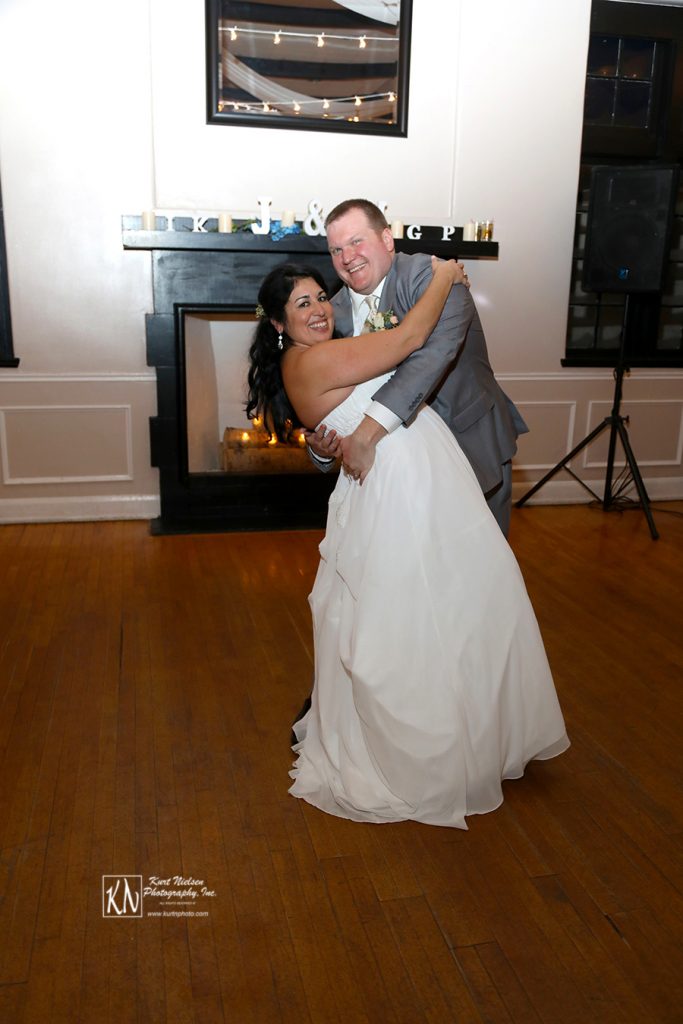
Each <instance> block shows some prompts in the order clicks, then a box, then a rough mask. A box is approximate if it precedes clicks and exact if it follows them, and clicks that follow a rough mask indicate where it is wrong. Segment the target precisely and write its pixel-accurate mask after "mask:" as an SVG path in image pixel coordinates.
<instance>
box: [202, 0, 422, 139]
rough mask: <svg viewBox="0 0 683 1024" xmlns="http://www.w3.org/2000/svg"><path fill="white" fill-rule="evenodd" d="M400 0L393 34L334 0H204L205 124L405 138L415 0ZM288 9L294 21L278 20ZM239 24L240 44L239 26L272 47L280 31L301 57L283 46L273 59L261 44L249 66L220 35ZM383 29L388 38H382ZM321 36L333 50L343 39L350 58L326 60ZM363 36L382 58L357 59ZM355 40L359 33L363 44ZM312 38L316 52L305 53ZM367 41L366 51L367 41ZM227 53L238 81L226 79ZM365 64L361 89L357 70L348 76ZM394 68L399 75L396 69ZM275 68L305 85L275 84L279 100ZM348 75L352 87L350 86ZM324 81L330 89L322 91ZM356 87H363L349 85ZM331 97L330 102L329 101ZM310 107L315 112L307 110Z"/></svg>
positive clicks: (285, 77)
mask: <svg viewBox="0 0 683 1024" xmlns="http://www.w3.org/2000/svg"><path fill="white" fill-rule="evenodd" d="M397 3H398V6H399V8H400V14H399V17H398V22H397V24H396V29H395V31H394V39H393V41H392V40H390V38H389V33H388V31H387V27H386V26H385V27H384V29H381V28H380V29H377V23H376V22H373V21H371V20H370V19H369V18H367V17H364V16H362V15H359V14H354V13H353V12H352V11H350V10H348V9H344V8H343V6H342V5H341V4H336V3H335V2H334V0H330V2H329V7H323V6H318V7H315V8H313V7H310V6H309V5H307V4H306V3H300V2H298V0H292V3H291V4H290V5H289V6H288V7H283V6H280V5H276V4H268V3H260V2H254V3H250V2H244V0H205V9H206V95H207V123H208V124H214V125H242V126H247V127H264V128H285V129H290V130H291V129H294V130H298V131H301V130H304V131H325V132H347V133H351V134H359V135H385V136H386V135H388V136H394V137H398V138H405V137H406V136H407V134H408V86H409V78H410V37H411V22H412V0H397ZM384 6H387V5H384ZM285 12H287V17H288V19H289V20H288V21H287V22H284V23H283V21H281V20H280V19H284V17H285ZM240 26H244V27H240ZM258 26H260V27H258ZM278 26H283V27H281V28H278ZM284 26H286V27H284ZM373 26H375V28H374V29H373ZM233 27H234V29H235V30H236V31H235V37H236V39H235V41H236V44H237V43H239V40H240V32H242V33H243V34H244V36H245V37H246V36H249V35H251V36H252V37H253V40H256V41H260V42H262V43H265V41H266V39H267V40H268V49H270V47H271V46H272V45H273V41H274V38H275V36H276V35H279V36H280V37H281V38H282V39H283V40H284V41H285V43H287V42H288V41H290V40H291V41H292V42H293V43H296V44H297V50H298V52H297V54H296V60H295V61H294V60H289V59H287V56H286V55H285V56H283V57H281V56H280V54H281V53H284V51H280V50H278V59H277V60H275V59H272V58H271V55H270V53H267V54H266V53H265V52H264V49H263V46H261V47H260V53H256V52H254V53H253V54H252V55H251V56H250V57H249V63H248V65H247V63H246V62H245V61H244V60H240V61H237V59H236V58H235V57H234V56H233V55H231V54H230V51H229V49H224V47H223V46H222V44H221V42H220V39H222V38H223V36H229V35H230V32H231V28H233ZM363 29H365V32H363ZM316 33H317V35H316ZM382 35H385V36H386V39H385V40H384V41H382V42H380V39H381V36H382ZM317 36H322V37H323V42H324V43H325V44H327V46H328V53H330V52H331V50H330V44H335V45H336V47H337V48H338V49H341V48H342V41H344V42H343V46H344V47H345V48H346V51H347V55H348V58H347V61H346V62H343V61H341V60H336V61H332V62H331V63H330V62H325V63H323V62H322V61H321V60H320V57H319V54H320V52H321V47H319V46H317V45H316V42H315V39H316V38H317ZM314 37H315V38H314ZM365 37H367V39H368V40H370V43H371V45H373V46H374V47H375V57H376V62H373V63H366V64H365V65H363V64H361V62H360V61H358V60H357V59H356V60H355V61H351V60H350V55H351V53H352V52H354V53H355V52H356V50H357V49H358V48H361V44H360V40H361V39H362V38H365ZM355 39H358V40H359V47H358V48H356V46H355ZM373 40H374V42H373ZM227 41H228V40H226V43H227ZM309 41H310V50H311V53H310V59H308V55H307V53H306V47H307V46H308V42H309ZM385 44H386V48H387V49H388V50H389V59H387V60H385V61H381V57H380V55H379V51H380V49H381V48H383V47H384V46H385ZM273 48H274V47H273ZM322 48H324V46H323V47H322ZM362 48H363V50H364V52H365V49H366V48H367V44H366V45H365V46H363V47H362ZM316 51H318V53H316ZM332 52H333V51H332ZM224 55H225V57H226V63H227V62H228V60H230V63H231V69H232V73H233V74H234V76H235V78H240V81H239V82H238V81H236V80H226V79H225V78H224V67H223V56H224ZM360 67H364V68H365V69H366V76H365V77H366V80H367V83H368V86H367V89H364V90H362V91H361V90H360V89H359V88H358V76H357V75H356V76H355V77H349V76H351V75H352V70H353V69H358V68H360ZM392 69H393V74H390V72H391V71H392ZM269 71H270V72H271V74H272V75H273V76H274V75H275V73H277V76H278V77H279V78H281V80H282V83H284V82H289V83H291V82H297V83H299V84H298V85H297V87H296V88H293V87H291V86H289V85H288V86H285V85H284V84H280V85H275V86H274V89H273V92H274V95H275V94H277V96H278V97H279V98H278V99H274V98H273V97H272V96H270V95H267V94H266V91H265V88H264V83H265V82H268V84H269V86H271V85H273V81H272V79H271V78H270V77H269V75H268V72H269ZM326 72H327V74H326ZM347 79H348V82H349V85H348V89H347V88H345V87H344V86H345V82H346V80H347ZM304 80H305V81H306V85H307V87H310V88H309V91H308V92H303V91H302V89H303V86H302V84H301V83H302V82H303V81H304ZM389 81H395V88H394V87H392V86H389V85H388V82H389ZM323 82H325V85H326V86H329V89H330V90H331V91H332V95H330V96H326V95H324V88H325V86H323V85H322V83H323ZM255 85H259V86H260V88H259V91H260V93H261V96H258V95H257V94H256V92H254V86H255ZM383 87H384V88H383ZM353 88H357V89H358V91H357V92H351V91H350V90H351V89H353ZM340 90H341V92H340ZM392 96H393V97H394V99H393V100H392ZM297 97H298V98H297ZM357 101H360V102H357ZM325 104H329V106H328V107H327V108H325V106H324V105H325ZM364 104H365V108H364V107H363V105H364ZM370 104H372V108H370ZM297 106H298V107H299V110H298V111H297V110H296V107H297ZM306 107H308V111H310V112H308V111H307V110H306V109H304V108H306ZM259 108H260V109H259ZM290 109H291V113H290V112H289V111H290ZM363 109H365V110H368V109H372V110H373V111H374V112H375V117H376V118H378V119H369V118H366V119H364V117H363V113H362V112H363ZM313 111H314V112H313Z"/></svg>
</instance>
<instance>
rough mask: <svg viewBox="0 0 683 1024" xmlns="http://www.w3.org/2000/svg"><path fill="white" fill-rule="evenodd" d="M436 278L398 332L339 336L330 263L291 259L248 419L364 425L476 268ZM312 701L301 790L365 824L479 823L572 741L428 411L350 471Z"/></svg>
mask: <svg viewBox="0 0 683 1024" xmlns="http://www.w3.org/2000/svg"><path fill="white" fill-rule="evenodd" d="M432 262H433V278H432V282H431V284H430V285H429V287H428V288H427V290H426V291H425V293H424V295H423V296H422V298H421V299H420V300H419V302H417V303H416V305H415V306H414V307H413V309H412V310H411V311H410V312H409V313H408V314H407V315H406V316H405V318H404V319H403V321H402V323H401V324H399V325H398V326H397V327H395V328H394V329H392V330H379V331H375V332H373V333H369V334H364V335H363V336H361V337H358V338H333V333H334V315H333V311H332V307H331V304H330V302H329V300H328V297H327V293H326V290H325V284H324V281H323V279H322V277H321V276H320V274H319V273H318V272H317V271H316V270H314V269H311V268H309V267H302V266H295V265H291V264H285V265H283V266H280V267H276V268H275V269H274V270H273V271H271V273H270V274H268V276H267V277H266V278H265V280H264V281H263V284H262V285H261V289H260V291H259V307H258V310H257V312H258V313H259V315H260V322H259V325H258V327H257V330H256V334H255V337H254V341H253V344H252V346H251V349H250V369H249V378H248V380H249V399H248V403H247V412H248V414H249V415H251V416H255V415H261V416H263V417H264V422H265V423H266V425H267V426H268V427H269V429H270V430H271V431H272V432H273V433H274V434H276V435H277V437H278V438H279V439H280V440H286V439H287V438H288V437H289V436H291V433H292V430H293V429H294V427H295V426H297V425H304V426H306V427H308V428H313V427H315V426H316V425H317V424H318V423H320V422H321V421H323V420H324V421H325V423H326V425H327V427H328V428H330V429H334V430H336V431H337V433H338V434H339V435H345V434H349V433H351V432H352V431H353V430H354V428H355V427H356V425H357V424H358V423H359V422H360V420H361V419H362V417H363V415H364V413H365V410H366V408H367V406H368V405H369V403H370V401H371V397H372V395H373V394H374V393H375V392H376V391H377V389H378V387H379V386H380V385H381V383H382V382H383V381H384V380H385V379H388V377H389V376H390V375H391V372H392V371H393V369H394V368H395V367H396V365H397V364H398V363H399V362H401V360H403V359H405V358H406V357H407V356H408V355H409V354H410V353H411V352H413V351H414V350H415V349H417V348H419V347H420V346H421V345H422V344H423V343H424V341H425V340H426V338H427V337H428V336H429V334H430V332H431V330H432V329H433V327H434V325H435V324H436V322H437V320H438V318H439V315H440V313H441V310H442V308H443V306H444V303H445V301H446V298H447V297H448V293H449V291H450V289H451V287H452V286H453V285H454V284H456V285H457V284H458V282H461V281H462V278H463V275H462V272H461V270H460V268H459V266H458V264H457V263H455V262H454V261H446V262H440V261H436V260H433V261H432ZM309 600H310V605H311V610H312V613H313V630H314V639H315V682H314V687H313V693H312V697H311V708H310V710H309V711H308V713H307V714H306V715H305V717H304V718H302V719H301V720H300V721H298V722H297V723H296V724H295V726H294V729H295V734H296V737H297V741H298V742H297V743H296V745H295V746H294V748H293V749H294V751H295V753H296V754H297V760H296V762H295V765H294V768H293V770H292V772H291V773H290V774H291V775H292V777H293V779H294V782H293V785H292V786H291V788H290V793H292V795H293V796H295V797H300V798H303V799H304V800H307V801H308V802H309V803H311V804H313V805H314V806H316V807H318V808H320V809H321V810H323V811H327V812H328V813H330V814H335V815H339V816H341V817H345V818H350V819H353V820H354V821H370V822H388V821H402V820H406V819H411V820H416V821H421V822H426V823H428V824H433V825H448V826H453V827H456V828H467V825H466V823H465V817H466V816H467V815H469V814H482V813H485V812H487V811H491V810H493V809H494V808H495V807H497V806H498V805H499V804H500V803H501V802H502V799H503V793H502V787H501V782H502V780H503V779H512V778H518V777H519V776H521V775H522V774H523V772H524V768H525V765H526V764H527V762H528V761H530V760H532V759H546V758H550V757H554V756H555V755H557V754H560V753H561V752H562V751H563V750H565V749H566V748H567V747H568V746H569V740H568V739H567V735H566V732H565V727H564V721H563V718H562V713H561V711H560V707H559V704H558V700H557V696H556V694H555V688H554V685H553V681H552V676H551V674H550V669H549V667H548V662H547V658H546V655H545V650H544V648H543V642H542V640H541V636H540V633H539V629H538V625H537V623H536V618H535V616H534V613H533V609H532V608H531V604H530V602H529V598H528V596H527V593H526V589H525V587H524V581H523V579H522V576H521V573H520V571H519V567H518V565H517V562H516V561H515V558H514V555H513V554H512V551H511V550H510V548H509V546H508V544H507V542H506V540H505V539H504V537H503V535H502V533H501V531H500V529H499V527H498V525H497V524H496V522H495V520H494V518H493V516H492V515H491V512H490V510H489V508H488V506H487V504H486V501H485V500H484V497H483V494H482V492H481V488H480V487H479V484H478V482H477V480H476V477H475V475H474V473H473V471H472V469H471V467H470V465H469V463H468V461H467V459H466V458H465V456H464V455H463V453H462V451H461V449H460V447H459V445H458V443H457V441H456V440H455V438H454V437H453V435H452V433H451V432H450V430H449V429H448V427H446V425H445V424H444V423H443V421H442V420H441V418H440V417H439V416H438V415H437V414H436V413H434V412H433V411H432V410H431V409H430V408H429V407H427V406H425V407H424V408H422V409H421V410H420V411H419V413H418V415H417V416H416V418H415V421H414V422H413V423H412V424H411V426H410V427H409V428H407V429H400V430H396V431H394V432H393V433H391V434H388V435H387V436H386V437H385V438H384V439H383V440H382V441H381V442H380V443H379V444H378V446H377V455H376V461H375V466H374V468H373V471H372V473H371V474H370V475H369V476H368V477H367V479H366V480H365V482H364V483H363V484H362V485H361V484H359V483H358V482H357V481H356V480H353V479H351V478H350V477H349V476H347V475H346V474H345V473H343V472H342V473H340V475H339V479H338V481H337V484H336V487H335V489H334V492H333V494H332V496H331V498H330V503H329V510H328V518H327V528H326V533H325V537H324V539H323V541H322V544H321V545H320V565H319V568H318V573H317V576H316V580H315V584H314V586H313V591H312V593H311V595H310V599H309Z"/></svg>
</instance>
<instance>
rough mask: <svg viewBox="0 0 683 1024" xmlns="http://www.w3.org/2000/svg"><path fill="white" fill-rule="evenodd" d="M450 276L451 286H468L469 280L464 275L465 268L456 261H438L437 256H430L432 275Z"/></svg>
mask: <svg viewBox="0 0 683 1024" xmlns="http://www.w3.org/2000/svg"><path fill="white" fill-rule="evenodd" d="M437 270H438V273H440V274H445V275H450V278H451V284H464V285H465V287H466V288H469V286H470V279H469V277H468V276H467V274H466V273H465V267H464V265H463V264H462V263H460V262H459V261H458V260H440V259H439V257H438V256H432V273H433V274H436V273H437Z"/></svg>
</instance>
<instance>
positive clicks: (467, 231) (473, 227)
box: [462, 220, 477, 242]
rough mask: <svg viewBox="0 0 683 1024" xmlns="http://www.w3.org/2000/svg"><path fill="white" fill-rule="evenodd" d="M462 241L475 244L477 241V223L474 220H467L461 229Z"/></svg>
mask: <svg viewBox="0 0 683 1024" xmlns="http://www.w3.org/2000/svg"><path fill="white" fill-rule="evenodd" d="M462 240H463V242H476V240H477V222H476V220H468V221H467V224H465V227H464V228H463V229H462Z"/></svg>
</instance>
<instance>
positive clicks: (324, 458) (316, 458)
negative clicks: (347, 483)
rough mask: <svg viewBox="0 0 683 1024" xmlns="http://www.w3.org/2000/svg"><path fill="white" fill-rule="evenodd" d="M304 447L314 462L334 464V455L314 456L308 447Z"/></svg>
mask: <svg viewBox="0 0 683 1024" xmlns="http://www.w3.org/2000/svg"><path fill="white" fill-rule="evenodd" d="M306 447H307V448H308V454H309V455H310V456H311V458H312V459H313V461H314V462H322V463H323V464H326V463H328V462H334V460H335V459H336V457H337V456H336V455H316V454H315V452H314V451H313V449H312V448H311V447H310V445H306Z"/></svg>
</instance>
